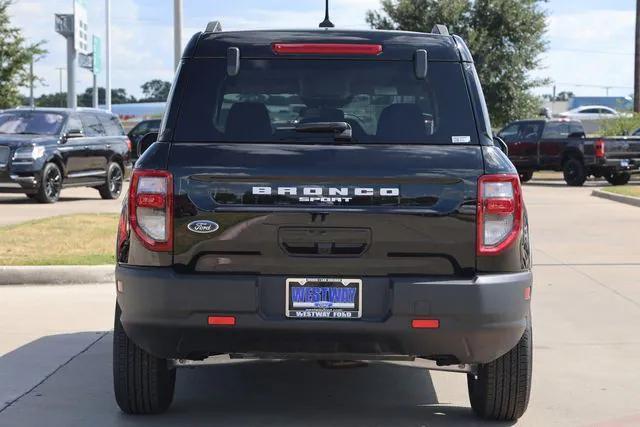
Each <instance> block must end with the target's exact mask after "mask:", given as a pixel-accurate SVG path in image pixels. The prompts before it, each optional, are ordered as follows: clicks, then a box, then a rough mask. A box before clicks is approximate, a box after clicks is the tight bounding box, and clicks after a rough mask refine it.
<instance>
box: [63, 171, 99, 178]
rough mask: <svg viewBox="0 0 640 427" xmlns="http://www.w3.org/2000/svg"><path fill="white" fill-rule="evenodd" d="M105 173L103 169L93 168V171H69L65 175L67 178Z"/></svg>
mask: <svg viewBox="0 0 640 427" xmlns="http://www.w3.org/2000/svg"><path fill="white" fill-rule="evenodd" d="M106 174H107V171H103V170H93V171H87V172H76V173H70V174H68V175H67V178H84V177H87V176H104V175H106Z"/></svg>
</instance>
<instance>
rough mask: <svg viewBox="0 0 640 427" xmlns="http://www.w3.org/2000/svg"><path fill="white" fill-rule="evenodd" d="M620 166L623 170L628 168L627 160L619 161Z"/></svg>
mask: <svg viewBox="0 0 640 427" xmlns="http://www.w3.org/2000/svg"><path fill="white" fill-rule="evenodd" d="M620 166H622V167H623V168H628V167H629V160H626V159H625V160H620Z"/></svg>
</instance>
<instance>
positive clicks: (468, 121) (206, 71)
mask: <svg viewBox="0 0 640 427" xmlns="http://www.w3.org/2000/svg"><path fill="white" fill-rule="evenodd" d="M182 73H183V74H182V75H181V78H183V79H186V80H185V81H186V82H188V83H187V87H186V89H185V92H184V93H183V99H182V102H181V108H180V114H179V117H178V120H177V123H176V126H175V133H174V140H175V141H184V142H188V141H196V142H197V141H231V142H284V143H286V142H292V143H295V142H318V143H324V142H333V141H334V138H333V135H332V134H331V133H330V132H324V133H306V132H305V133H302V132H297V131H296V127H297V126H299V125H301V124H307V123H318V122H346V123H348V124H349V125H350V126H351V128H352V141H353V142H359V143H429V144H451V143H457V144H477V132H476V127H475V120H474V116H473V112H472V108H471V102H470V99H469V94H468V93H467V86H466V83H465V80H464V76H463V70H462V66H461V64H459V63H453V62H432V63H429V70H428V77H427V79H426V80H419V79H417V78H416V77H415V74H414V64H413V62H408V61H407V62H404V61H403V62H401V61H363V60H360V61H358V60H329V61H327V60H306V59H305V60H299V59H296V60H282V59H266V60H264V59H262V60H258V59H255V60H250V59H245V60H242V61H241V67H240V73H239V74H238V75H237V76H235V77H230V76H228V75H227V73H226V60H224V59H212V58H204V59H194V60H192V61H191V62H190V63H188V64H187V65H186V66H185V67H183V71H182Z"/></svg>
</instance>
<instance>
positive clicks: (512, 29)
mask: <svg viewBox="0 0 640 427" xmlns="http://www.w3.org/2000/svg"><path fill="white" fill-rule="evenodd" d="M545 1H546V0H475V1H471V0H382V11H369V12H368V13H367V17H366V19H367V22H368V23H369V24H370V25H371V26H372V27H374V28H379V29H399V30H410V31H420V32H430V31H431V29H432V28H433V26H434V25H435V24H446V25H447V27H448V28H449V31H450V32H451V33H453V34H458V35H460V36H461V37H462V38H463V39H465V41H466V42H467V44H468V45H469V49H470V50H471V53H472V54H473V58H474V61H475V63H476V69H477V70H478V74H479V76H480V81H481V82H482V87H483V90H484V94H485V98H486V100H487V104H488V106H489V111H490V114H491V119H492V122H493V125H495V126H499V125H502V124H504V123H506V122H509V121H511V120H514V119H519V118H525V117H527V116H531V115H535V114H536V113H537V111H538V110H539V108H540V99H539V98H538V97H536V96H534V95H533V94H531V92H530V90H531V89H532V88H535V87H538V86H542V85H544V84H545V83H546V80H541V79H533V78H531V77H530V75H529V72H530V71H531V70H533V69H535V68H537V67H538V65H539V58H540V54H542V53H543V52H544V51H545V49H546V42H545V41H544V39H543V36H544V34H545V32H546V25H547V24H546V20H545V19H546V13H545V11H544V10H543V9H542V7H541V4H542V3H544V2H545Z"/></svg>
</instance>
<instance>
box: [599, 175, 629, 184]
mask: <svg viewBox="0 0 640 427" xmlns="http://www.w3.org/2000/svg"><path fill="white" fill-rule="evenodd" d="M604 178H605V179H606V180H607V182H608V183H609V184H611V185H625V184H626V183H628V182H629V180H630V179H631V174H629V173H626V172H619V173H614V174H607V175H605V176H604Z"/></svg>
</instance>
